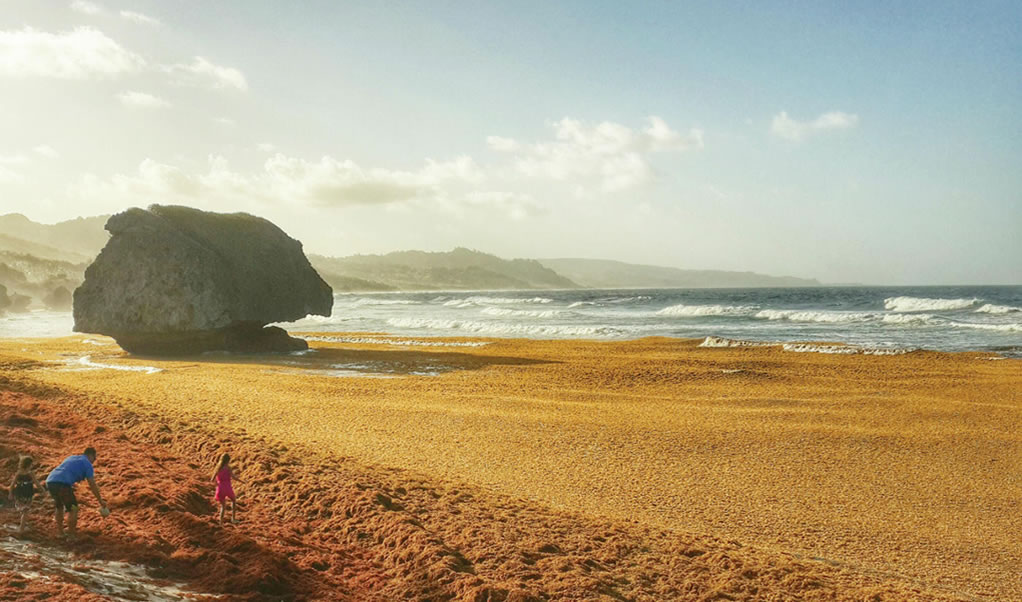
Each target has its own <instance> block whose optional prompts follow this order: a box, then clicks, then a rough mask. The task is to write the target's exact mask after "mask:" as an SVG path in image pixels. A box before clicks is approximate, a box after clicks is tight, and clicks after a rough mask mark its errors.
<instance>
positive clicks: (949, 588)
mask: <svg viewBox="0 0 1022 602" xmlns="http://www.w3.org/2000/svg"><path fill="white" fill-rule="evenodd" d="M699 342H700V341H696V340H675V339H660V338H651V339H642V340H637V341H628V342H592V341H537V340H519V339H442V340H441V339H430V340H427V341H415V340H408V339H401V338H398V337H388V336H385V335H364V334H360V335H350V336H343V335H337V334H336V333H335V334H331V335H322V336H314V337H310V345H311V350H310V351H309V352H306V353H302V354H290V355H259V356H255V355H253V356H234V355H205V356H200V357H191V358H177V359H173V360H167V359H155V358H144V357H136V356H130V355H128V354H125V353H124V352H122V351H121V350H120V349H119V348H118V347H117V346H116V345H115V344H113V341H112V340H110V339H106V338H102V337H85V336H75V337H69V338H64V339H50V340H42V339H32V340H29V339H26V340H5V341H2V342H0V388H2V390H3V392H2V394H0V469H2V470H3V472H2V473H0V477H2V478H3V479H5V482H6V480H9V479H10V475H11V474H12V472H13V467H14V462H15V461H16V457H17V454H18V453H25V452H28V453H32V454H33V455H34V456H35V457H36V458H37V460H39V461H40V462H41V463H42V464H43V465H44V466H45V467H47V468H48V467H50V466H52V465H53V464H55V463H56V462H58V461H59V460H60V459H62V458H63V457H64V456H65V455H67V454H69V453H77V452H79V451H80V448H81V447H83V446H84V445H87V444H91V445H95V446H96V447H97V448H98V449H99V453H100V459H99V462H98V464H97V467H96V471H97V477H98V482H99V484H100V486H101V488H102V489H103V491H104V492H105V495H106V496H107V498H109V499H110V501H111V507H112V510H113V515H112V517H111V518H110V519H107V520H106V521H103V520H101V519H100V517H99V515H98V513H96V511H95V510H96V509H95V507H94V505H95V504H94V502H93V501H92V500H91V499H90V498H91V496H90V495H89V494H88V493H87V492H86V491H85V490H84V488H83V490H82V491H80V492H79V498H80V499H82V500H83V506H85V507H84V508H83V511H82V529H83V533H84V537H83V539H82V541H80V542H78V543H75V544H60V543H59V542H57V541H56V538H55V533H54V528H53V525H52V518H49V517H48V516H47V515H46V511H47V510H48V509H49V506H48V505H47V504H46V503H44V502H39V503H38V505H37V507H36V510H35V511H34V513H33V515H32V517H33V524H34V525H36V529H35V530H34V531H33V533H32V534H30V535H28V536H25V537H23V538H22V539H21V540H20V541H23V542H28V544H29V545H33V546H39V547H40V548H41V549H42V548H47V549H50V548H56V547H60V546H64V547H65V548H66V550H68V551H70V552H71V553H73V554H74V555H75V557H76V558H82V559H101V560H126V561H131V562H134V563H137V564H138V565H139V566H142V567H144V568H145V570H146V571H148V572H149V574H151V575H154V576H155V577H158V578H165V579H167V580H171V581H173V582H174V583H176V584H178V585H180V586H181V587H183V588H184V589H185V590H187V591H193V592H199V593H208V594H220V595H221V596H222V597H221V598H219V599H227V600H247V599H253V600H261V599H295V600H302V599H309V600H316V599H336V600H365V599H370V600H394V599H418V600H452V599H457V600H479V601H487V600H490V601H498V600H548V599H549V600H1022V579H1020V578H1019V575H1022V536H1020V534H1022V512H1020V510H1022V508H1020V501H1022V361H1019V360H1012V359H999V358H997V357H996V356H994V355H992V354H988V353H956V354H947V353H936V352H923V351H917V352H912V353H907V354H903V355H890V356H877V355H864V354H824V353H797V352H793V351H787V350H784V349H783V348H782V347H780V346H765V347H748V348H705V347H700V346H699ZM438 343H440V344H438ZM225 451H226V452H230V453H231V455H232V456H234V457H235V458H236V461H235V465H236V470H237V472H238V473H239V477H240V481H241V482H240V483H239V484H238V485H237V486H236V489H237V491H238V492H239V495H240V496H241V497H240V502H241V505H240V506H241V507H240V516H241V518H242V522H241V523H240V524H238V525H231V526H225V527H218V526H217V525H216V521H215V515H214V508H213V506H212V505H211V502H210V498H211V497H212V489H213V485H212V483H210V482H209V478H210V473H211V471H212V467H213V462H214V461H215V458H216V457H217V456H218V454H220V453H223V452H225ZM44 474H45V473H44ZM89 503H92V506H93V507H91V508H90V507H88V504H89ZM6 516H7V518H5V519H4V522H10V521H13V520H14V519H13V518H11V517H12V516H13V515H10V514H8V515H6ZM48 518H49V520H47V519H48ZM0 537H7V535H3V534H0ZM68 546H69V547H68ZM4 549H5V548H4V547H3V546H0V598H3V599H6V598H9V597H15V596H22V597H23V598H19V599H43V598H44V597H47V596H49V599H68V600H77V599H87V596H91V595H101V594H97V593H96V590H95V589H94V588H92V589H90V587H88V585H87V584H85V585H83V584H82V583H81V582H79V581H76V578H75V577H74V576H68V575H66V574H56V573H54V572H53V571H52V570H51V568H52V567H51V568H48V567H46V566H42V565H40V566H35V567H33V568H32V571H33V574H42V575H46V577H45V578H35V579H28V578H25V576H24V575H25V574H26V571H27V570H28V569H26V568H25V567H24V566H21V565H18V564H17V563H15V562H14V561H13V560H12V558H11V557H10V555H9V553H8V552H5V551H4ZM5 554H7V557H6V558H5ZM5 560H6V561H7V562H6V563H5V562H3V561H5ZM43 564H45V563H43ZM48 571H49V572H48ZM31 596H35V598H32V597H31Z"/></svg>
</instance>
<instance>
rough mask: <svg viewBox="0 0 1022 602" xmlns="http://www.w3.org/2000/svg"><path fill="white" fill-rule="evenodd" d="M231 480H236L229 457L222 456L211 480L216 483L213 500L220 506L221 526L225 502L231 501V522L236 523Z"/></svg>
mask: <svg viewBox="0 0 1022 602" xmlns="http://www.w3.org/2000/svg"><path fill="white" fill-rule="evenodd" d="M232 479H236V477H235V476H234V471H232V470H231V456H230V455H229V454H224V455H223V456H221V457H220V464H218V465H217V468H216V472H214V473H213V479H212V480H214V481H216V494H214V496H213V499H215V500H216V501H217V503H218V504H220V524H221V525H222V524H223V523H224V508H226V507H227V500H231V522H232V523H237V522H238V519H237V518H236V517H235V515H234V512H235V505H236V502H235V495H234V488H233V487H232V486H231V480H232Z"/></svg>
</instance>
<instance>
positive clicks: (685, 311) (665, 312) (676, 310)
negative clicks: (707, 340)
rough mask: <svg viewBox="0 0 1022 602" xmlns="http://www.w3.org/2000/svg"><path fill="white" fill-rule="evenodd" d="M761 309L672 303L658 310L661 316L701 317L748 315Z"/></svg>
mask: <svg viewBox="0 0 1022 602" xmlns="http://www.w3.org/2000/svg"><path fill="white" fill-rule="evenodd" d="M757 309H759V308H758V307H757V306H755V305H672V306H670V307H665V308H663V309H661V310H660V311H658V312H656V313H657V314H659V315H661V316H673V317H678V318H699V317H703V316H747V315H750V314H751V313H752V312H754V311H756V310H757Z"/></svg>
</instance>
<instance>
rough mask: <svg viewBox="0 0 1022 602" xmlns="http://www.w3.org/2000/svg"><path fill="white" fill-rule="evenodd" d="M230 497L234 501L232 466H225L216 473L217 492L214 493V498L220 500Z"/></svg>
mask: <svg viewBox="0 0 1022 602" xmlns="http://www.w3.org/2000/svg"><path fill="white" fill-rule="evenodd" d="M227 498H230V499H231V501H232V502H233V501H234V488H233V487H231V467H230V466H224V467H223V468H221V469H220V472H218V473H216V494H214V495H213V499H215V500H216V501H218V502H220V503H221V504H222V503H224V501H226V500H227Z"/></svg>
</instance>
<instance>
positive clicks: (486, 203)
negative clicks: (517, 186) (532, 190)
mask: <svg viewBox="0 0 1022 602" xmlns="http://www.w3.org/2000/svg"><path fill="white" fill-rule="evenodd" d="M465 200H466V202H467V203H468V205H470V206H475V207H482V208H493V209H496V210H498V211H500V212H501V213H504V214H506V215H507V216H508V217H510V218H511V219H513V220H516V221H518V220H523V219H525V218H527V217H534V216H537V215H542V214H544V213H546V210H545V208H543V207H542V206H541V205H540V204H539V203H537V202H536V200H535V199H534V198H532V196H530V195H528V194H519V193H514V192H496V191H486V192H470V193H468V194H467V195H465Z"/></svg>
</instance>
